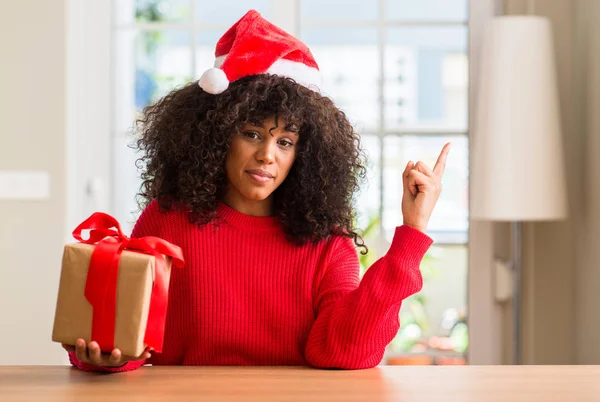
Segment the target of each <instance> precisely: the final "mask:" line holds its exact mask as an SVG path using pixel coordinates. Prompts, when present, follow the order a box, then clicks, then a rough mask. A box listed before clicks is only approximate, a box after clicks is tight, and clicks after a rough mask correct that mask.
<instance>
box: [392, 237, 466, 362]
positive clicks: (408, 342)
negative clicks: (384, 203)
mask: <svg viewBox="0 0 600 402" xmlns="http://www.w3.org/2000/svg"><path fill="white" fill-rule="evenodd" d="M467 259H468V254H467V247H466V246H464V245H457V246H435V245H434V246H432V247H431V249H430V250H429V251H428V252H427V254H426V256H425V258H424V259H423V262H422V263H421V273H422V275H423V290H422V291H421V292H419V293H417V294H416V295H413V296H411V297H409V298H408V299H406V300H405V301H404V302H403V303H402V308H401V310H400V331H398V334H397V335H396V337H395V339H394V340H393V341H392V342H391V343H390V345H389V347H388V353H387V354H386V359H385V362H386V363H387V364H406V363H407V362H413V363H414V362H415V356H419V355H420V356H421V359H420V360H421V363H427V364H448V362H449V361H450V362H453V363H454V364H464V363H465V361H464V356H465V353H466V351H467V347H468V337H467V331H466V321H467V317H466V312H467V267H468V265H467V264H468V262H467Z"/></svg>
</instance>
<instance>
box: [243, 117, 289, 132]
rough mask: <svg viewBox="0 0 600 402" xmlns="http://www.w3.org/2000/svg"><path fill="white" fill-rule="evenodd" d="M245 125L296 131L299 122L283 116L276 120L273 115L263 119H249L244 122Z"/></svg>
mask: <svg viewBox="0 0 600 402" xmlns="http://www.w3.org/2000/svg"><path fill="white" fill-rule="evenodd" d="M245 125H252V126H256V127H263V128H266V129H271V128H278V129H285V130H288V131H298V130H299V128H300V127H299V126H300V124H299V123H298V122H289V121H287V120H286V119H285V118H283V117H278V118H277V121H275V116H271V117H266V118H263V119H250V120H248V122H246V123H245Z"/></svg>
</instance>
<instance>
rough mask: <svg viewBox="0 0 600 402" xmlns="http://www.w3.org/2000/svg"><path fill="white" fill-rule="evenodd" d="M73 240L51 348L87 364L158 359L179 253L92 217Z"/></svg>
mask: <svg viewBox="0 0 600 402" xmlns="http://www.w3.org/2000/svg"><path fill="white" fill-rule="evenodd" d="M87 229H89V230H90V236H89V238H88V239H87V240H84V239H83V238H82V237H81V232H82V231H83V230H87ZM73 237H75V239H77V240H79V241H80V242H79V243H75V244H67V245H66V246H65V251H64V254H63V262H62V271H61V278H60V286H59V292H58V300H57V305H56V315H55V320H54V330H53V333H52V340H53V341H55V342H60V343H62V344H63V345H65V348H66V349H67V350H70V351H74V352H76V353H77V352H79V353H78V355H81V357H84V359H83V361H86V360H87V361H89V362H92V363H93V364H96V363H94V362H100V363H102V365H121V364H123V363H125V362H126V361H127V360H132V359H133V360H135V359H140V358H141V359H143V358H145V356H146V354H147V353H148V352H149V350H150V349H154V350H155V351H156V352H159V353H160V352H161V351H162V345H163V336H164V328H165V319H166V313H167V302H168V289H169V278H170V272H171V266H174V267H176V268H179V267H183V265H184V261H183V256H182V253H181V249H180V248H179V247H177V246H175V245H173V244H171V243H169V242H167V241H165V240H163V239H160V238H157V237H153V236H146V237H141V238H128V237H127V236H125V235H124V234H123V232H122V231H121V228H120V226H119V223H118V222H117V221H116V220H115V219H114V218H113V217H111V216H110V215H107V214H104V213H95V214H93V215H92V216H90V217H89V218H88V219H87V220H85V221H84V222H83V223H81V224H80V225H79V226H78V227H77V228H76V229H75V231H73ZM82 341H83V345H82ZM77 343H79V345H77ZM86 344H87V345H86ZM67 345H70V346H67ZM77 346H79V347H77ZM90 346H91V348H90ZM96 346H97V348H96ZM101 351H103V352H107V353H110V354H111V355H109V356H106V355H104V356H103V355H102V354H101V353H100V352H101ZM78 357H79V356H78Z"/></svg>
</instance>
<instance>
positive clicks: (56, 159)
mask: <svg viewBox="0 0 600 402" xmlns="http://www.w3.org/2000/svg"><path fill="white" fill-rule="evenodd" d="M599 3H600V2H598V1H595V0H573V1H570V0H538V1H537V2H531V1H525V0H504V1H501V0H471V1H468V0H420V1H415V0H377V1H375V0H343V1H342V0H318V1H317V0H221V1H218V2H215V3H213V2H209V1H206V0H113V1H112V2H109V1H95V2H91V1H83V0H79V1H78V0H51V1H44V0H20V1H18V2H17V1H8V0H2V5H3V10H4V12H5V15H6V16H7V18H6V21H5V23H3V25H2V27H1V28H0V29H1V31H0V32H1V34H0V40H1V41H2V49H4V54H3V61H2V63H1V65H0V72H1V74H0V77H1V78H0V79H1V80H2V88H3V89H4V93H5V96H3V97H2V100H1V102H2V107H0V113H1V119H0V121H1V122H2V123H3V124H2V131H1V132H0V139H1V140H2V141H1V142H0V144H1V145H0V222H1V223H0V227H1V231H0V252H1V254H2V256H3V262H4V263H3V264H2V266H1V267H0V273H1V274H2V276H1V278H2V279H1V280H0V322H1V323H2V328H3V330H2V331H0V341H2V343H3V344H4V345H10V347H9V348H6V349H7V350H5V351H4V353H3V354H2V355H0V364H61V363H66V355H65V353H64V352H63V350H62V349H61V347H60V345H58V344H53V343H52V342H51V341H50V335H51V328H52V323H53V318H54V307H55V301H56V294H57V290H58V279H59V273H60V259H61V255H62V246H63V244H64V243H65V242H71V241H73V240H72V238H71V237H70V232H71V231H72V230H73V228H74V227H75V226H76V225H77V224H78V223H79V222H80V221H81V220H83V219H85V218H86V217H87V216H89V214H90V213H91V212H93V211H106V212H108V213H110V214H112V215H113V216H115V217H116V218H117V219H118V220H119V221H120V222H121V223H122V225H123V226H124V229H125V232H127V233H129V232H130V230H131V228H132V226H133V223H134V222H135V219H136V218H137V216H138V214H139V211H138V209H137V205H136V200H135V195H136V192H137V191H138V189H139V184H140V181H139V170H138V169H137V167H136V163H135V161H136V158H137V157H138V155H137V154H136V153H135V151H134V150H133V149H132V148H131V145H132V143H133V140H134V138H133V136H132V133H131V128H132V125H133V122H134V120H135V118H136V116H138V114H139V113H140V111H141V110H142V109H143V108H144V107H145V106H147V105H148V104H150V103H152V102H154V101H156V100H157V99H159V98H160V97H162V96H164V95H165V94H166V93H168V92H169V91H170V90H172V89H173V88H174V87H177V86H181V85H183V84H185V83H187V82H190V81H194V80H197V79H198V78H199V77H200V75H201V74H202V72H204V71H205V70H206V69H207V68H209V67H211V66H212V64H213V61H214V55H213V52H214V46H215V43H216V41H217V40H218V38H219V37H220V36H221V35H222V34H223V33H224V32H225V30H226V29H227V28H228V27H229V26H231V25H232V24H233V23H234V22H235V21H236V20H237V19H239V18H240V17H241V16H242V15H243V14H244V13H245V12H246V11H247V10H248V9H250V8H254V9H256V10H258V11H259V12H261V13H262V14H263V16H264V17H266V18H267V19H269V20H270V21H272V22H273V23H274V24H276V25H278V26H280V27H282V28H284V29H285V30H287V31H288V32H290V33H292V34H294V35H296V36H298V37H300V38H301V39H302V40H303V41H305V42H306V43H307V44H308V46H309V47H310V48H311V49H312V51H313V53H314V55H315V58H316V60H317V62H318V63H319V66H320V69H321V71H322V73H323V75H324V80H325V83H324V87H323V92H324V94H325V95H327V96H330V97H331V98H332V99H333V100H334V101H335V102H336V104H337V105H338V106H339V107H340V108H341V109H343V110H344V111H345V112H346V114H347V115H348V116H349V118H350V119H351V121H352V123H353V124H354V125H355V127H356V129H357V131H358V132H359V133H360V134H361V136H362V141H363V144H364V146H365V148H366V151H367V155H368V166H369V173H368V181H367V183H365V184H364V186H363V191H362V192H361V193H360V194H358V196H357V198H356V208H357V210H358V211H359V216H358V222H357V223H358V225H359V227H360V228H362V229H363V231H364V236H365V239H366V243H367V245H368V246H369V248H370V252H369V254H367V255H366V256H363V257H361V266H362V269H363V273H364V271H366V270H367V269H368V267H369V266H370V264H371V263H372V262H373V261H374V260H376V259H377V258H378V257H380V256H382V255H383V254H384V253H385V252H386V251H387V248H388V247H389V242H390V241H391V237H392V235H393V230H394V228H395V227H396V226H398V225H400V224H401V223H402V216H401V209H400V202H401V196H402V183H401V172H402V170H403V167H404V166H405V165H406V162H407V161H408V160H423V161H425V162H426V163H428V164H429V165H430V166H433V164H434V163H435V159H436V157H437V155H438V154H439V151H440V149H441V147H442V146H443V144H444V143H446V142H448V141H451V142H452V143H453V148H452V152H451V155H450V158H449V159H448V165H447V169H446V173H445V177H444V191H443V193H442V196H441V198H440V200H439V202H438V205H437V207H436V210H435V212H434V214H433V216H432V219H431V222H430V225H429V233H428V234H429V235H430V236H431V237H432V238H433V239H434V240H435V245H434V246H433V247H432V248H431V250H430V251H429V252H428V254H427V255H426V257H425V259H424V261H423V264H422V272H423V276H424V288H423V290H422V291H421V292H420V293H419V294H417V295H415V296H413V297H411V298H409V299H408V300H406V301H405V302H404V304H403V307H402V311H401V317H400V322H401V328H400V331H399V332H398V334H397V336H396V338H395V339H394V340H393V342H392V343H391V344H390V345H389V347H388V351H387V353H386V356H385V358H384V361H383V364H426V365H433V364H437V365H441V364H510V363H513V361H511V352H510V350H511V347H512V342H513V339H512V337H511V331H512V321H511V314H512V313H511V311H512V308H511V303H512V302H511V300H510V298H508V299H507V298H502V297H499V293H502V292H501V291H499V284H498V272H497V270H496V269H497V268H495V264H494V261H495V259H496V258H498V257H506V258H507V257H508V255H507V254H509V251H510V247H509V236H508V227H507V225H506V224H503V223H487V222H470V220H469V161H470V160H471V158H472V155H471V152H470V151H472V148H473V147H472V141H469V139H470V138H471V137H470V128H471V127H472V125H473V115H474V113H473V112H474V110H475V108H476V104H475V102H474V101H473V100H474V99H475V97H474V96H473V94H474V93H475V91H476V90H477V86H478V76H479V74H478V72H479V66H480V64H479V61H480V58H481V44H482V39H483V33H484V30H485V27H486V25H487V24H489V23H490V21H491V19H492V18H493V17H494V16H497V15H502V14H535V15H542V16H545V17H548V18H549V19H550V20H551V21H552V23H553V28H554V37H555V51H556V60H557V66H558V79H559V82H558V85H559V94H560V102H561V109H560V113H561V117H562V125H563V127H562V128H563V130H562V132H563V137H564V140H565V156H566V160H567V179H568V183H569V184H568V188H569V205H570V217H569V219H568V220H567V221H566V222H557V223H527V224H525V227H524V229H525V232H524V233H525V237H524V238H525V240H524V243H523V247H524V274H523V278H522V279H523V292H524V296H523V298H522V299H521V301H520V309H521V311H522V312H523V315H522V317H521V321H522V325H523V326H522V328H521V330H520V333H519V339H520V342H521V343H522V345H523V346H522V349H523V357H522V361H523V362H524V363H536V364H559V363H562V364H578V363H600V346H598V343H599V342H598V341H600V319H599V318H598V315H597V314H596V313H595V308H594V307H595V305H596V303H600V296H598V292H596V286H598V285H600V272H599V271H598V269H597V261H598V260H599V259H600V254H599V253H598V251H597V250H598V245H600V230H599V229H598V228H599V227H600V177H599V176H600V163H599V162H597V161H596V160H595V159H596V158H595V155H596V154H597V153H598V152H599V151H600V140H599V137H600V119H599V118H598V117H597V116H596V115H595V114H594V111H593V106H594V105H596V104H597V103H598V102H599V101H600V73H599V72H598V71H600V69H597V67H598V65H599V64H598V62H600V39H599V38H600V28H598V25H596V23H597V22H599V21H600V4H599Z"/></svg>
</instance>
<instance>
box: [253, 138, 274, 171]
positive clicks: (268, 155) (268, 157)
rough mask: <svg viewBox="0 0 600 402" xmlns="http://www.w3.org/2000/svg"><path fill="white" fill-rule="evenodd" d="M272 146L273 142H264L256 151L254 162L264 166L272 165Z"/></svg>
mask: <svg viewBox="0 0 600 402" xmlns="http://www.w3.org/2000/svg"><path fill="white" fill-rule="evenodd" d="M274 145H275V144H274V142H273V141H265V142H264V143H263V144H262V145H261V146H260V148H259V149H258V150H257V151H256V160H257V161H259V162H261V163H264V164H266V165H268V164H271V163H273V162H274V161H275V156H274V149H273V146H274Z"/></svg>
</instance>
